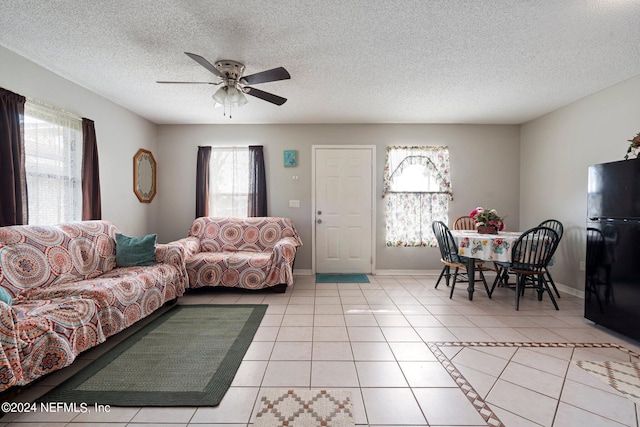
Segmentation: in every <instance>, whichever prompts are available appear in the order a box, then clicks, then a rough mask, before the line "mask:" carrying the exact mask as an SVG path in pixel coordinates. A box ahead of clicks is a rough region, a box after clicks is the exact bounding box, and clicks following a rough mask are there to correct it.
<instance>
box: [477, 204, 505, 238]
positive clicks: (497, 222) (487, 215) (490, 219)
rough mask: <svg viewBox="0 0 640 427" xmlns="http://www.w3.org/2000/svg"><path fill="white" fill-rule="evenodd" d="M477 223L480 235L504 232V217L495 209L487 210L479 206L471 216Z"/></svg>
mask: <svg viewBox="0 0 640 427" xmlns="http://www.w3.org/2000/svg"><path fill="white" fill-rule="evenodd" d="M469 216H470V217H471V218H473V220H474V221H475V222H476V229H477V230H478V233H483V234H497V233H498V231H502V230H504V217H501V216H499V215H498V212H497V211H496V210H495V209H485V208H483V207H480V206H478V207H477V208H475V209H474V210H472V211H471V213H470V214H469Z"/></svg>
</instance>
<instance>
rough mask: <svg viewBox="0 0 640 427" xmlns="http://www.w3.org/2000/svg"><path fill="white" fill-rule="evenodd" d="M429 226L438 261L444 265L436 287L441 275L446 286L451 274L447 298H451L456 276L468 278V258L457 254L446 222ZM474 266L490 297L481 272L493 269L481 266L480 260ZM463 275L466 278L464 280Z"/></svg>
mask: <svg viewBox="0 0 640 427" xmlns="http://www.w3.org/2000/svg"><path fill="white" fill-rule="evenodd" d="M431 228H432V229H433V234H434V235H435V236H436V240H437V242H438V248H439V249H440V261H441V262H442V264H444V267H443V268H442V271H441V272H440V276H439V277H438V281H437V282H436V288H438V285H439V284H440V280H442V277H443V276H444V278H445V280H446V283H447V286H449V279H450V277H451V276H453V282H452V283H451V292H450V293H449V299H451V298H452V297H453V291H454V289H455V287H456V282H457V281H458V277H459V276H460V277H461V280H460V281H461V282H463V281H467V280H468V276H467V274H466V271H467V265H468V262H469V259H468V258H467V257H463V256H460V255H458V245H457V244H456V241H455V239H454V238H453V236H452V235H451V231H450V230H449V227H447V224H445V223H444V222H442V221H434V222H433V224H431ZM475 267H476V268H475V270H476V271H477V272H478V274H479V276H480V280H482V283H483V284H484V288H485V289H486V291H487V295H488V296H489V298H491V292H490V291H489V286H488V285H487V280H486V279H485V277H484V273H483V272H484V271H493V270H492V269H491V268H487V267H485V266H483V265H482V263H481V262H478V263H476V266H475ZM451 268H455V270H454V272H453V274H451ZM464 277H466V278H467V279H466V280H465V279H464Z"/></svg>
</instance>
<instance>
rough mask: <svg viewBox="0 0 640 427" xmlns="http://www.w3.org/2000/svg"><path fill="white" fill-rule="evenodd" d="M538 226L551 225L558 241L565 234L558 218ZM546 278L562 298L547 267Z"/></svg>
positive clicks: (545, 221)
mask: <svg viewBox="0 0 640 427" xmlns="http://www.w3.org/2000/svg"><path fill="white" fill-rule="evenodd" d="M538 227H549V228H550V229H552V230H553V231H555V232H556V234H558V243H559V242H560V240H561V239H562V235H563V234H564V226H563V225H562V223H561V222H560V221H558V220H557V219H547V220H544V221H542V222H541V223H540V224H538ZM552 256H553V255H552ZM545 280H548V281H549V283H551V287H552V288H553V290H554V292H555V293H556V295H557V297H558V298H560V292H558V288H556V283H555V282H554V281H553V277H551V273H550V272H549V269H548V268H545Z"/></svg>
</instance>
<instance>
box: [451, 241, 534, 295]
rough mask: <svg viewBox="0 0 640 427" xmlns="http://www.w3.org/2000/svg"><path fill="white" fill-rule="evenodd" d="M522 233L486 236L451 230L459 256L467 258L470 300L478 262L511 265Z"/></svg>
mask: <svg viewBox="0 0 640 427" xmlns="http://www.w3.org/2000/svg"><path fill="white" fill-rule="evenodd" d="M522 233H523V232H521V231H499V232H498V233H497V234H484V233H478V231H476V230H451V235H452V236H453V238H454V240H455V241H456V245H457V246H458V255H460V256H463V257H466V258H467V276H468V277H469V282H468V287H467V291H468V293H469V300H473V292H474V290H475V289H474V287H475V270H476V263H477V262H478V260H480V261H491V262H500V263H510V262H511V251H512V249H513V244H514V243H515V241H516V240H518V238H519V237H520V236H521V235H522ZM489 296H491V295H489Z"/></svg>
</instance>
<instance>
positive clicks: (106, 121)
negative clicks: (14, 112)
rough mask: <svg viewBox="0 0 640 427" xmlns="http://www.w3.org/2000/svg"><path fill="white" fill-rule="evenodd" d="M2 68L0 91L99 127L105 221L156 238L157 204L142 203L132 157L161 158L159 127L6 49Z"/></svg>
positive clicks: (0, 61) (2, 51)
mask: <svg viewBox="0 0 640 427" xmlns="http://www.w3.org/2000/svg"><path fill="white" fill-rule="evenodd" d="M0 64H1V65H0V87H3V88H5V89H7V90H10V91H12V92H15V93H19V94H20V95H23V96H27V97H32V98H36V99H38V100H40V101H43V102H46V103H48V104H50V105H53V106H56V107H60V108H62V109H64V110H66V111H69V112H72V113H75V114H77V115H79V116H81V117H87V118H89V119H91V120H93V121H94V122H95V128H96V138H97V141H98V156H99V165H100V187H101V188H100V190H101V196H102V218H103V219H105V220H109V221H112V222H113V223H114V224H116V225H117V226H118V228H120V230H121V231H122V232H123V233H125V234H130V235H144V234H147V233H150V232H155V230H156V229H157V215H156V214H157V202H156V201H155V200H154V201H153V202H152V203H150V204H143V203H140V202H139V201H138V199H137V197H136V196H135V194H134V193H133V155H134V154H135V153H136V151H138V149H139V148H145V149H148V150H150V151H152V152H154V153H155V152H156V136H157V126H156V125H155V124H153V123H151V122H149V121H147V120H145V119H143V118H141V117H140V116H137V115H136V114H133V113H132V112H130V111H129V110H126V109H124V108H122V107H120V106H118V105H116V104H114V103H113V102H111V101H109V100H107V99H105V98H103V97H101V96H98V95H96V94H95V93H93V92H91V91H89V90H86V89H84V88H82V87H80V86H78V85H76V84H74V83H72V82H70V81H68V80H65V79H63V78H62V77H60V76H58V75H56V74H54V73H52V72H50V71H48V70H46V69H44V68H42V67H40V66H38V65H36V64H34V63H33V62H30V61H28V60H26V59H25V58H23V57H21V56H19V55H16V54H15V53H13V52H11V51H9V50H7V49H5V48H4V47H2V46H0ZM162 166H163V165H162V164H160V165H159V167H160V168H162ZM160 191H162V189H160Z"/></svg>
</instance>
